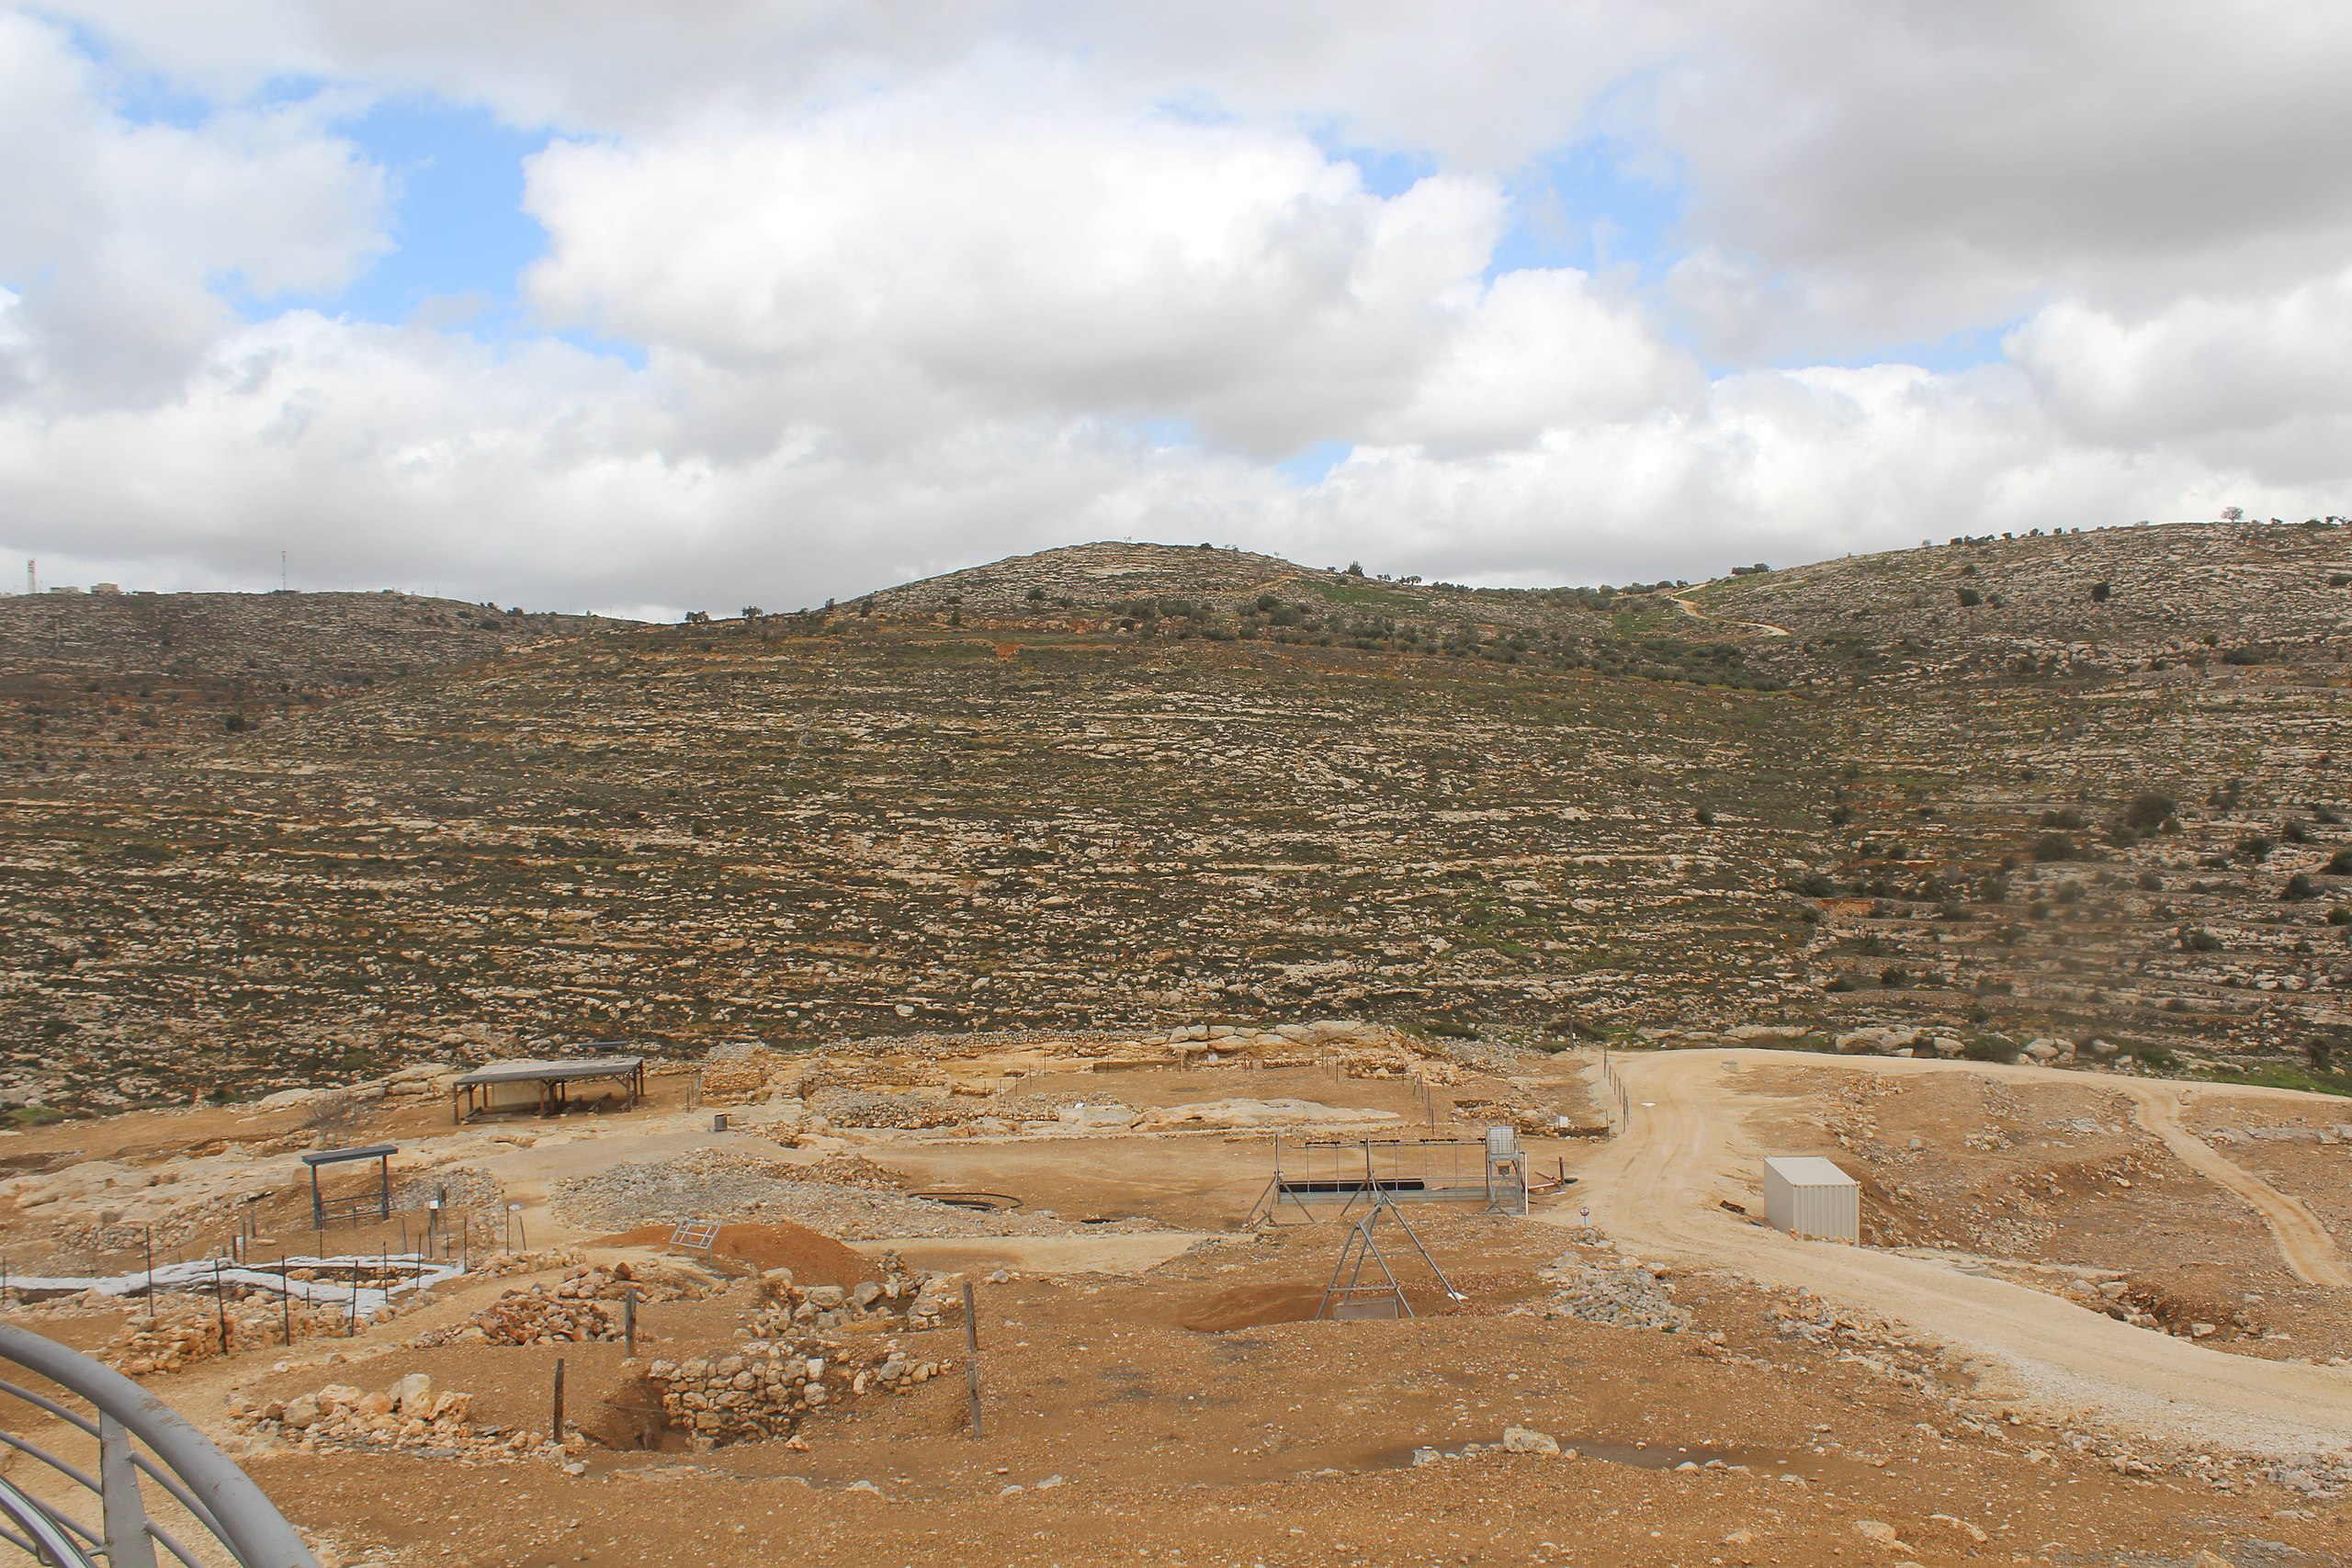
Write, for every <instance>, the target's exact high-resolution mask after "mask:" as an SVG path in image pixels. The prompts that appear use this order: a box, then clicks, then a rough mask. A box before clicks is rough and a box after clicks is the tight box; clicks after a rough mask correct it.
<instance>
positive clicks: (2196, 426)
mask: <svg viewBox="0 0 2352 1568" xmlns="http://www.w3.org/2000/svg"><path fill="white" fill-rule="evenodd" d="M2007 351H2008V353H2009V355H2010V357H2011V358H2013V359H2015V360H2016V361H2017V362H2018V365H2019V366H2020V367H2022V368H2023V369H2024V370H2025V371H2026V373H2027V374H2028V375H2030V376H2031V377H2032V378H2033V379H2034V382H2035V385H2036V386H2037V387H2038V388H2039V389H2041V394H2042V396H2043V397H2044V399H2045V400H2047V401H2048V402H2049V404H2050V407H2051V410H2052V413H2053V414H2054V415H2055V416H2056V417H2057V419H2058V420H2059V421H2060V422H2061V423H2064V425H2065V426H2066V428H2067V429H2069V430H2071V431H2075V432H2076V433H2078V434H2081V435H2083V436H2085V437H2086V438H2087V439H2091V440H2096V441H2100V442H2105V443H2109V444H2112V445H2119V446H2128V445H2132V444H2136V443H2140V442H2144V441H2150V440H2171V441H2183V440H2185V441H2192V442H2207V441H2211V442H2233V441H2236V440H2238V439H2240V438H2241V437H2242V436H2244V435H2245V433H2247V432H2250V431H2260V430H2265V429H2269V428H2273V427H2277V426H2281V425H2290V424H2294V423H2299V422H2305V421H2312V420H2315V419H2316V420H2326V421H2331V422H2338V423H2340V422H2342V421H2344V420H2345V419H2346V416H2347V415H2352V384H2347V382H2346V378H2345V374H2344V367H2345V363H2346V355H2347V354H2352V269H2347V270H2346V271H2343V272H2339V273H2337V274H2335V276H2332V277H2326V278H2323V279H2319V280H2317V281H2314V282H2312V283H2307V284H2304V285H2302V286H2301V287H2298V288H2290V289H2287V290H2285V291H2283V292H2280V293H2278V294H2274V295H2271V296H2268V297H2267V298H2263V299H2209V298H2205V297H2202V296H2191V297H2189V298H2187V299H2177V300H2175V301H2173V302H2171V303H2169V304H2167V305H2166V306H2165V307H2164V308H2163V309H2162V310H2156V311H2153V312H2151V313H2148V314H2146V315H2144V316H2142V317H2140V318H2138V319H2136V320H2126V319H2124V318H2122V317H2120V316H2119V315H2118V314H2116V313H2114V312H2111V311H2107V310H2095V309H2092V308H2091V307H2088V306H2086V305H2083V304H2080V303H2076V302H2074V301H2067V302H2064V303H2060V304H2056V305H2052V306H2051V307H2049V308H2048V309H2046V310H2041V312H2039V313H2038V314H2036V315H2035V316H2034V317H2033V319H2032V320H2030V321H2028V322H2026V323H2025V324H2024V325H2023V326H2022V327H2020V328H2018V330H2017V331H2016V332H2015V333H2011V334H2010V336H2009V338H2008V341H2007ZM2336 450H2337V451H2338V452H2340V451H2341V450H2342V448H2341V446H2340V445H2339V446H2337V448H2336ZM2330 456H2331V457H2333V456H2335V454H2334V453H2331V454H2330Z"/></svg>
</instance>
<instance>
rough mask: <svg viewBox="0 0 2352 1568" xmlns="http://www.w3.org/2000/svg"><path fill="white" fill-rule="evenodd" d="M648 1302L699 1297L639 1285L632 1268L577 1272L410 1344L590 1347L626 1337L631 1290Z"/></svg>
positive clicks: (666, 1284)
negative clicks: (625, 1309) (624, 1319)
mask: <svg viewBox="0 0 2352 1568" xmlns="http://www.w3.org/2000/svg"><path fill="white" fill-rule="evenodd" d="M632 1288H634V1289H637V1290H638V1291H639V1295H640V1299H642V1300H645V1301H671V1300H674V1299H676V1298H677V1297H679V1296H681V1295H686V1294H691V1293H694V1292H692V1291H691V1289H690V1288H688V1287H683V1286H681V1285H679V1284H677V1283H674V1282H672V1281H669V1280H647V1281H644V1282H642V1283H640V1282H639V1280H637V1278H636V1276H635V1273H634V1272H633V1271H632V1269H630V1266H629V1265H628V1264H626V1263H621V1264H616V1265H614V1266H613V1267H612V1268H610V1269H605V1268H601V1267H599V1268H582V1269H573V1270H572V1271H571V1272H570V1273H569V1274H566V1275H565V1276H564V1277H563V1278H562V1279H561V1280H558V1281H557V1282H556V1283H555V1284H553V1285H548V1284H547V1283H545V1282H544V1281H542V1282H540V1283H537V1284H535V1285H533V1286H531V1288H530V1289H528V1290H526V1291H509V1292H506V1293H505V1294H504V1295H503V1296H501V1297H500V1298H499V1299H498V1300H497V1301H496V1302H494V1303H492V1304H491V1305H489V1306H487V1307H484V1308H483V1309H482V1310H481V1311H480V1312H478V1313H476V1314H474V1315H473V1316H472V1317H471V1318H469V1320H468V1321H466V1322H465V1323H463V1324H458V1325H452V1326H450V1327H447V1328H435V1329H429V1330H427V1331H426V1332H424V1333H423V1334H420V1335H418V1336H416V1337H414V1338H413V1339H412V1340H411V1341H410V1343H411V1344H413V1345H415V1346H418V1347H420V1348H424V1347H429V1346H434V1345H565V1344H587V1343H590V1342H592V1341H594V1340H600V1339H618V1338H620V1337H621V1336H622V1323H621V1312H620V1308H619V1307H618V1306H616V1305H615V1304H614V1303H617V1302H619V1301H621V1299H622V1298H623V1296H624V1295H625V1293H626V1292H628V1291H629V1290H630V1289H632Z"/></svg>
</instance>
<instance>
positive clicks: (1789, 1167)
mask: <svg viewBox="0 0 2352 1568" xmlns="http://www.w3.org/2000/svg"><path fill="white" fill-rule="evenodd" d="M1764 1217H1765V1218H1766V1219H1767V1220H1770V1222H1771V1223H1772V1224H1773V1226H1774V1228H1776V1229H1779V1230H1784V1231H1786V1232H1788V1233H1789V1234H1790V1235H1817V1236H1826V1237H1827V1238H1828V1239H1830V1240H1832V1241H1852V1242H1859V1241H1860V1240H1861V1239H1862V1187H1861V1183H1860V1182H1859V1181H1856V1180H1855V1179H1853V1178H1852V1177H1850V1176H1849V1175H1847V1174H1846V1173H1845V1172H1844V1171H1842V1170H1840V1169H1838V1168H1837V1167H1836V1166H1834V1165H1832V1164H1830V1163H1829V1162H1828V1161H1827V1160H1826V1159H1822V1158H1820V1157H1819V1156H1815V1155H1787V1156H1780V1157H1778V1158H1774V1159H1768V1160H1766V1161H1765V1162H1764Z"/></svg>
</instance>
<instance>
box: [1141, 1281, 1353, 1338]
mask: <svg viewBox="0 0 2352 1568" xmlns="http://www.w3.org/2000/svg"><path fill="white" fill-rule="evenodd" d="M1322 1306H1323V1287H1322V1286H1320V1285H1316V1284H1310V1283H1308V1282H1307V1281H1306V1280H1290V1281H1287V1282H1284V1283H1281V1284H1272V1285H1235V1286H1232V1287H1231V1288H1229V1289H1227V1290H1222V1291H1211V1292H1207V1293H1206V1294H1204V1295H1200V1296H1195V1297H1193V1299H1192V1300H1191V1301H1188V1302H1182V1303H1178V1305H1177V1308H1176V1321H1177V1322H1178V1323H1179V1324H1180V1325H1182V1326H1184V1327H1186V1328H1189V1329H1192V1330H1193V1331H1194V1332H1195V1333H1199V1334H1221V1333H1224V1332H1225V1331H1226V1330H1227V1329H1230V1328H1261V1327H1263V1326H1264V1325H1267V1324H1270V1323H1305V1322H1306V1321H1307V1320H1308V1319H1310V1318H1312V1317H1313V1316H1314V1315H1315V1314H1317V1312H1319V1311H1320V1310H1322Z"/></svg>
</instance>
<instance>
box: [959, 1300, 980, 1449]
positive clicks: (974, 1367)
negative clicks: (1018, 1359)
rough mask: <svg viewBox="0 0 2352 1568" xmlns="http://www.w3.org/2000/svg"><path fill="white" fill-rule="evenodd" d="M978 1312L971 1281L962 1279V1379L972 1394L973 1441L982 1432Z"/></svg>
mask: <svg viewBox="0 0 2352 1568" xmlns="http://www.w3.org/2000/svg"><path fill="white" fill-rule="evenodd" d="M978 1317H979V1314H978V1313H977V1312H975V1311H974V1310H973V1306H972V1281H970V1280H965V1281H964V1381H965V1384H966V1386H967V1388H968V1389H969V1390H970V1391H971V1395H972V1437H973V1438H974V1440H975V1441H977V1440H978V1438H981V1437H982V1436H983V1435H984V1434H983V1433H982V1431H981V1429H980V1325H979V1322H978Z"/></svg>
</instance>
